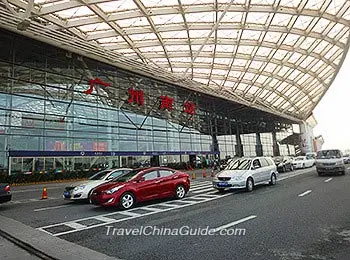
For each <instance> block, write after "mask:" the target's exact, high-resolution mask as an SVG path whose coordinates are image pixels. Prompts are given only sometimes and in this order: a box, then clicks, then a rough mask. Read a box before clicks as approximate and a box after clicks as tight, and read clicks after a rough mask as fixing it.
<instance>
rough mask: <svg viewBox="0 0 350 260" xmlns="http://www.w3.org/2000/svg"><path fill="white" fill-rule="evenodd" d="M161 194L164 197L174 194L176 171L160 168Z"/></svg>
mask: <svg viewBox="0 0 350 260" xmlns="http://www.w3.org/2000/svg"><path fill="white" fill-rule="evenodd" d="M158 172H159V176H160V183H159V185H160V187H159V189H160V195H161V196H162V197H167V196H170V195H172V194H174V191H175V184H176V179H177V178H178V176H177V175H175V174H174V171H172V170H169V169H160V170H159V171H158Z"/></svg>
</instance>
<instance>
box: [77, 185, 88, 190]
mask: <svg viewBox="0 0 350 260" xmlns="http://www.w3.org/2000/svg"><path fill="white" fill-rule="evenodd" d="M85 187H86V185H79V186H77V187H75V188H74V191H78V190H83V189H85Z"/></svg>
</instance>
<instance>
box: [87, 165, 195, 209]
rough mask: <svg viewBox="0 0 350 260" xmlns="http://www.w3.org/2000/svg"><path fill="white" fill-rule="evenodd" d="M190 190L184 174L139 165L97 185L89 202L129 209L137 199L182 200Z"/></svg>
mask: <svg viewBox="0 0 350 260" xmlns="http://www.w3.org/2000/svg"><path fill="white" fill-rule="evenodd" d="M189 189H190V177H189V175H188V174H187V173H184V172H180V171H176V170H174V169H171V168H166V167H152V168H139V169H135V170H132V171H131V172H129V173H127V174H124V175H123V176H119V177H117V178H115V179H113V180H112V181H111V182H109V183H105V184H102V185H100V186H98V187H96V188H95V189H94V190H93V191H92V194H91V196H90V203H91V204H95V205H101V206H119V207H120V208H121V209H129V208H132V207H133V206H134V205H135V203H136V202H142V201H147V200H153V199H162V198H170V197H174V198H178V199H182V198H183V197H184V196H185V195H186V193H187V192H188V191H189Z"/></svg>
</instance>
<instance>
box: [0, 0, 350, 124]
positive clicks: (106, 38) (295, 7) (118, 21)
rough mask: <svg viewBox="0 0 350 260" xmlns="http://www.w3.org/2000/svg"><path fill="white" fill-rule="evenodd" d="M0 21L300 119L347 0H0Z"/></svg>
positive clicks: (336, 49) (323, 86) (332, 55)
mask: <svg viewBox="0 0 350 260" xmlns="http://www.w3.org/2000/svg"><path fill="white" fill-rule="evenodd" d="M0 26H1V27H4V28H6V29H10V30H16V31H17V30H21V33H23V34H25V35H28V36H31V37H32V38H37V39H39V40H42V41H46V42H49V43H51V44H54V45H57V46H59V47H62V48H65V49H67V50H71V51H74V52H77V53H79V54H82V55H84V56H88V57H92V58H97V59H99V60H101V61H104V62H108V63H110V64H113V65H117V66H119V67H122V68H126V69H129V70H130V69H131V70H138V71H139V72H140V73H141V74H144V75H148V76H152V77H156V78H158V79H162V80H166V81H168V82H173V83H175V84H177V85H179V86H182V87H186V88H191V89H195V90H197V91H200V92H203V93H208V94H210V95H215V96H218V97H222V98H224V99H229V100H233V101H235V102H239V103H242V104H245V105H248V106H252V107H255V108H259V109H262V110H264V111H267V112H271V113H274V114H277V115H281V116H285V117H288V118H291V119H302V120H304V119H306V118H307V117H309V116H310V115H311V113H312V110H313V109H314V108H315V106H316V105H317V104H318V102H319V101H320V99H321V98H322V96H323V95H324V94H325V92H326V91H327V89H328V88H329V86H330V85H331V83H332V81H333V79H334V77H335V76H336V74H337V72H338V70H339V68H340V66H341V64H342V62H343V60H344V57H345V55H346V53H347V50H348V47H349V26H350V1H347V0H334V1H332V0H295V1H294V0H246V1H245V0H234V1H229V0H216V1H215V0H186V1H185V0H119V1H105V0H34V1H33V0H1V2H0Z"/></svg>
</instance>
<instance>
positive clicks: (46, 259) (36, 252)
mask: <svg viewBox="0 0 350 260" xmlns="http://www.w3.org/2000/svg"><path fill="white" fill-rule="evenodd" d="M0 236H2V237H3V238H5V239H7V240H8V241H11V242H12V243H14V244H15V245H17V246H19V247H20V248H22V249H24V250H25V251H27V252H28V253H30V254H32V255H35V256H37V257H39V258H40V259H44V260H58V259H57V258H53V257H51V256H49V255H47V254H45V253H43V252H41V251H39V250H37V249H35V248H34V247H32V246H31V245H29V244H27V243H24V242H23V241H21V240H18V239H16V238H15V237H13V236H11V235H10V234H8V233H6V232H4V231H2V230H0Z"/></svg>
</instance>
